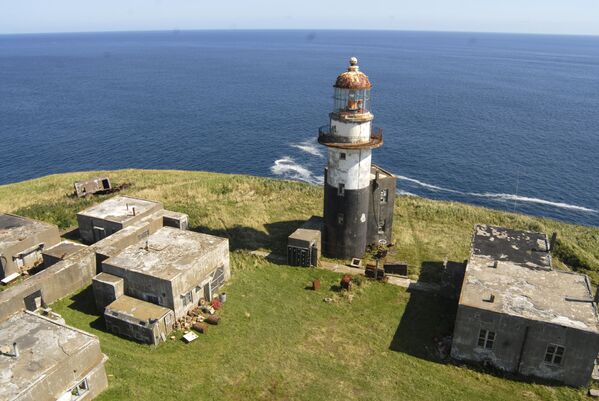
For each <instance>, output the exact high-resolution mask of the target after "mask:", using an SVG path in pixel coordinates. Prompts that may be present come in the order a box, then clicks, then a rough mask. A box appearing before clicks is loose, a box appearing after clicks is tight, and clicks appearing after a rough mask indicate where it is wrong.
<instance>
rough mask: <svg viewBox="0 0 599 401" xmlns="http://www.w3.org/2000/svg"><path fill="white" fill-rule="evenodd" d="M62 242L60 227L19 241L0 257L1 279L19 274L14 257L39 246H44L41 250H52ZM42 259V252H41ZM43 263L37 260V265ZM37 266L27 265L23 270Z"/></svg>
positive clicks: (53, 227) (49, 228) (51, 228)
mask: <svg viewBox="0 0 599 401" xmlns="http://www.w3.org/2000/svg"><path fill="white" fill-rule="evenodd" d="M59 242H60V233H59V232H58V227H56V226H49V227H48V229H47V230H44V231H40V232H36V233H32V234H31V235H29V236H27V237H26V238H24V239H23V240H22V241H19V242H18V243H17V244H15V245H13V246H11V247H9V248H7V249H6V250H5V251H4V252H3V253H2V254H1V255H0V267H1V268H0V279H2V278H4V277H6V276H8V275H10V274H12V273H18V272H19V268H18V267H17V265H16V263H15V260H14V257H15V256H17V255H18V254H19V253H21V252H24V251H26V250H28V249H30V248H33V247H35V246H37V245H42V247H41V249H40V250H43V249H47V248H50V247H52V246H54V245H56V244H58V243H59ZM39 256H40V258H41V252H40V255H39ZM38 262H42V261H41V260H37V261H36V263H38ZM35 266H36V264H26V265H24V266H23V268H22V269H23V270H29V269H31V268H33V267H35Z"/></svg>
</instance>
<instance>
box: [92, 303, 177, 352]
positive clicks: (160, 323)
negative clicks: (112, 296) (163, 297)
mask: <svg viewBox="0 0 599 401" xmlns="http://www.w3.org/2000/svg"><path fill="white" fill-rule="evenodd" d="M104 321H105V322H106V328H107V329H108V330H109V331H111V332H112V333H114V334H117V335H120V336H124V337H128V338H130V339H133V340H137V341H140V342H143V343H148V344H154V345H156V344H158V343H160V342H163V341H166V336H167V335H168V334H169V333H170V332H171V331H172V328H173V324H174V323H175V313H174V312H173V311H172V310H170V309H168V308H165V307H163V306H159V305H155V304H153V303H150V302H146V301H142V300H140V299H135V298H132V297H128V296H126V295H123V296H121V297H119V298H118V299H117V300H115V301H114V302H112V303H110V304H109V305H108V306H106V309H105V311H104Z"/></svg>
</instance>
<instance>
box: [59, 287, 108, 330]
mask: <svg viewBox="0 0 599 401" xmlns="http://www.w3.org/2000/svg"><path fill="white" fill-rule="evenodd" d="M70 300H71V301H73V302H72V303H71V304H69V305H68V308H69V309H72V310H75V311H77V312H80V313H83V314H85V315H89V316H96V317H97V319H94V320H93V321H91V322H90V324H89V326H90V327H91V328H93V329H96V330H101V331H106V325H105V324H104V318H103V317H102V315H100V313H99V312H98V310H97V309H96V303H95V300H94V292H93V290H92V286H91V285H90V286H88V287H87V288H86V289H84V290H83V291H80V292H78V293H77V294H75V295H73V296H72V297H71V298H70Z"/></svg>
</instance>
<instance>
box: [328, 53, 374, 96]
mask: <svg viewBox="0 0 599 401" xmlns="http://www.w3.org/2000/svg"><path fill="white" fill-rule="evenodd" d="M333 86H334V87H335V88H341V89H370V88H372V84H371V83H370V80H369V79H368V76H367V75H366V74H364V73H363V72H361V71H360V67H358V59H357V58H355V57H352V58H350V59H349V67H348V68H347V71H346V72H344V73H342V74H340V75H339V76H338V77H337V81H335V85H333Z"/></svg>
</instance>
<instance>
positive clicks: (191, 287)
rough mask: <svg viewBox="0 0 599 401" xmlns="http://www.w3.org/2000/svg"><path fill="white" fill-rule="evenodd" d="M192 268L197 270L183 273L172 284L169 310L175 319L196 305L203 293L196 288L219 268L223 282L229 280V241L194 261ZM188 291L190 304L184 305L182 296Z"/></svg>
mask: <svg viewBox="0 0 599 401" xmlns="http://www.w3.org/2000/svg"><path fill="white" fill-rule="evenodd" d="M194 266H197V268H195V269H188V270H186V271H184V272H183V273H182V274H180V275H179V276H178V277H176V278H175V279H174V280H173V282H172V297H173V303H174V307H173V308H171V309H173V310H174V311H175V316H176V317H177V318H179V317H181V316H184V315H185V314H186V313H187V311H189V310H190V309H192V308H193V307H194V306H195V305H197V304H198V302H199V301H200V298H201V297H203V296H204V292H203V291H202V290H198V291H196V287H200V288H201V287H203V286H202V284H203V283H204V282H205V281H206V280H209V279H210V277H211V275H212V274H213V273H214V272H215V271H216V270H217V269H218V268H219V267H220V266H222V267H223V268H224V273H225V281H228V280H229V279H230V278H231V267H230V261H229V241H223V242H222V243H220V245H219V246H218V247H217V248H216V249H214V250H213V251H212V252H210V253H207V254H205V255H203V256H202V257H201V258H199V259H198V260H197V261H196V263H195V265H194ZM213 290H215V289H213ZM190 291H191V293H192V302H190V303H188V304H187V305H184V302H183V297H182V296H183V295H184V294H186V293H188V292H190Z"/></svg>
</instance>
